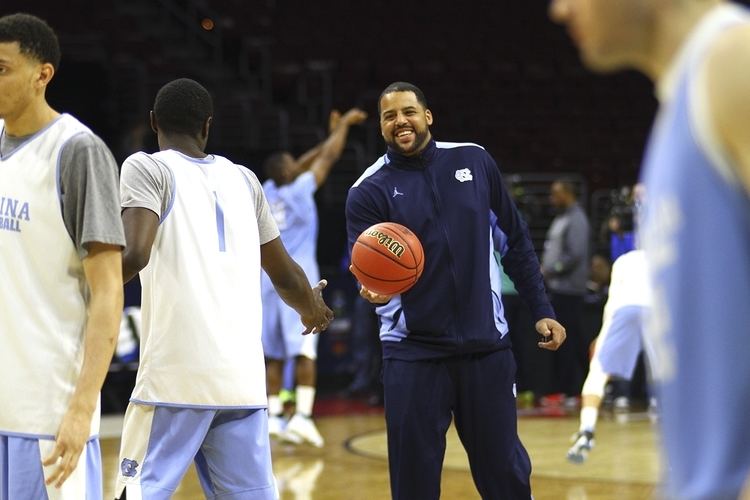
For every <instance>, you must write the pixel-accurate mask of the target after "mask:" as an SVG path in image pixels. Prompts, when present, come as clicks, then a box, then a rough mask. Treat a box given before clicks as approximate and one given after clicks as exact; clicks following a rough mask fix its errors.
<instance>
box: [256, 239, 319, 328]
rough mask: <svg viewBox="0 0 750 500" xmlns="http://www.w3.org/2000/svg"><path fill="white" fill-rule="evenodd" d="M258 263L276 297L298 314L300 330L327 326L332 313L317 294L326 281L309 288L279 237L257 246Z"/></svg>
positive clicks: (300, 269)
mask: <svg viewBox="0 0 750 500" xmlns="http://www.w3.org/2000/svg"><path fill="white" fill-rule="evenodd" d="M260 262H261V265H262V266H263V270H264V271H265V272H266V274H268V277H269V278H271V283H273V286H274V288H275V289H276V291H277V292H278V294H279V297H281V299H282V300H283V301H284V302H286V303H287V304H288V305H289V307H291V308H292V309H294V310H295V311H297V313H298V314H299V315H300V318H301V319H302V324H303V325H305V328H306V330H305V331H304V332H303V333H318V332H322V331H323V330H325V329H326V328H328V324H329V323H330V322H331V320H332V319H333V312H332V311H331V310H330V309H329V308H328V306H326V304H325V302H323V296H322V295H321V292H322V290H323V288H325V286H326V284H327V282H326V280H320V282H318V284H317V285H315V286H314V287H313V288H310V284H309V283H308V281H307V276H306V275H305V272H304V271H303V270H302V268H301V267H300V266H299V264H297V263H296V262H295V261H294V260H293V259H292V258H291V257H290V256H289V253H287V251H286V248H285V247H284V244H283V243H282V242H281V238H280V237H276V238H274V239H272V240H271V241H269V242H267V243H264V244H263V245H261V246H260Z"/></svg>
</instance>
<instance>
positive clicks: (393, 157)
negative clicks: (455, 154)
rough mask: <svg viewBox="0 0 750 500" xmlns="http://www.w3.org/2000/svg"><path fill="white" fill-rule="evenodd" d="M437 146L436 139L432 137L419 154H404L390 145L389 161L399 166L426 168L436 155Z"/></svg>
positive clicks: (387, 154)
mask: <svg viewBox="0 0 750 500" xmlns="http://www.w3.org/2000/svg"><path fill="white" fill-rule="evenodd" d="M436 151H437V146H436V145H435V139H430V142H428V143H427V146H425V148H424V149H423V150H422V151H421V152H420V153H419V154H417V155H414V156H404V155H403V154H401V153H399V152H397V151H396V150H394V149H393V148H391V147H389V148H388V152H387V153H386V156H387V158H388V163H389V164H391V165H393V166H394V167H398V168H411V169H415V168H416V169H424V168H425V167H426V166H427V164H428V163H429V162H430V161H431V160H432V159H433V157H434V156H435V152H436Z"/></svg>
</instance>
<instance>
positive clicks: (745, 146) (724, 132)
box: [705, 25, 750, 193]
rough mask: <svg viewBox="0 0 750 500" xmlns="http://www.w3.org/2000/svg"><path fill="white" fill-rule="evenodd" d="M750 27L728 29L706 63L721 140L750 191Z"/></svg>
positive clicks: (738, 175) (708, 85) (736, 171)
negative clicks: (748, 69)
mask: <svg viewBox="0 0 750 500" xmlns="http://www.w3.org/2000/svg"><path fill="white" fill-rule="evenodd" d="M742 68H746V69H747V68H750V27H748V26H747V25H744V26H742V27H738V28H734V29H732V30H730V31H728V32H727V33H726V34H725V35H724V36H723V37H722V38H721V40H720V41H719V42H718V43H717V44H716V46H715V47H714V49H713V50H712V51H711V54H710V55H709V57H708V59H707V62H706V66H705V71H706V72H705V78H706V83H707V90H708V99H709V102H710V107H711V109H712V111H713V120H714V125H715V127H716V130H717V132H718V135H719V140H720V141H721V142H722V144H723V145H724V147H725V149H726V151H727V152H728V153H729V156H730V159H731V160H732V161H730V163H731V165H732V166H733V167H734V169H735V172H734V173H735V174H736V175H737V177H738V179H739V180H740V182H741V183H742V185H743V186H744V188H745V190H746V191H747V192H748V193H750V90H749V89H750V72H748V71H746V69H745V70H743V69H742Z"/></svg>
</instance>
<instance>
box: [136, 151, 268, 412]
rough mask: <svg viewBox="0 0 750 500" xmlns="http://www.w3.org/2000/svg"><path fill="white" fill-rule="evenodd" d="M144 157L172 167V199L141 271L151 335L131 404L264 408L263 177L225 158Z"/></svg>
mask: <svg viewBox="0 0 750 500" xmlns="http://www.w3.org/2000/svg"><path fill="white" fill-rule="evenodd" d="M135 156H138V158H136V161H138V162H141V163H144V162H146V161H151V162H154V163H155V164H156V165H157V166H159V168H163V167H164V166H166V167H167V168H168V169H169V172H170V174H171V176H172V185H171V196H172V200H171V202H170V205H169V206H168V208H167V209H166V210H165V211H164V212H162V214H161V223H160V226H159V229H158V231H157V234H156V238H155V240H154V244H153V248H152V251H151V258H150V261H149V264H148V266H147V267H146V268H144V269H143V270H142V271H141V273H140V277H141V284H142V286H143V299H142V311H143V326H142V328H143V333H142V338H141V361H140V367H139V369H138V376H137V380H136V386H135V389H134V391H133V395H132V399H131V400H132V401H134V402H137V403H145V404H157V405H170V406H186V407H206V408H226V407H236V408H252V407H264V406H265V405H266V390H265V366H264V361H263V349H262V346H261V340H260V331H261V304H260V241H259V233H258V221H257V219H256V216H257V213H256V212H257V210H256V206H257V205H256V203H257V201H258V199H257V197H258V196H262V192H261V191H260V186H259V184H258V182H257V179H255V177H254V176H253V175H252V174H251V173H250V172H249V171H247V170H246V169H245V168H243V167H240V166H238V165H235V164H234V163H232V162H230V161H229V160H227V159H226V158H222V157H220V156H213V155H210V156H207V157H206V158H203V159H196V158H190V157H187V156H184V155H182V154H180V153H178V152H176V151H171V150H169V151H162V152H159V153H155V154H153V155H145V154H144V153H138V154H137V155H134V157H135ZM134 157H131V158H134ZM129 161H131V159H128V160H126V165H127V164H128V162H129ZM123 177H125V176H124V175H123ZM124 183H125V181H123V187H124V188H126V186H125V184H124ZM255 185H257V189H256V188H254V186H255Z"/></svg>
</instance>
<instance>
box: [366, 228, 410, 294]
mask: <svg viewBox="0 0 750 500" xmlns="http://www.w3.org/2000/svg"><path fill="white" fill-rule="evenodd" d="M423 270H424V251H423V250H422V244H421V243H420V242H419V238H417V236H416V235H415V234H414V233H412V232H411V231H410V230H409V229H408V228H406V227H404V226H402V225H401V224H396V223H395V222H381V223H380V224H375V225H374V226H370V227H369V228H367V229H365V230H364V231H363V232H362V234H360V235H359V237H358V238H357V241H356V242H354V248H352V273H354V276H355V277H356V278H357V280H358V281H359V282H360V283H361V284H362V285H363V286H364V287H365V288H367V289H368V290H370V291H371V292H375V293H378V294H381V295H396V294H399V293H403V292H405V291H407V290H408V289H410V288H411V287H412V286H414V283H416V282H417V280H418V279H419V277H420V276H421V275H422V271H423Z"/></svg>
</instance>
